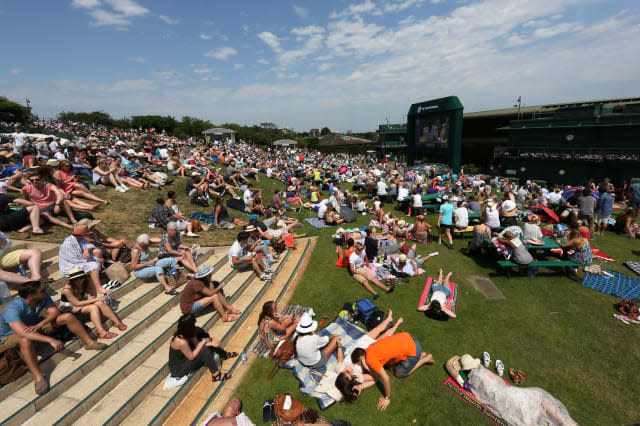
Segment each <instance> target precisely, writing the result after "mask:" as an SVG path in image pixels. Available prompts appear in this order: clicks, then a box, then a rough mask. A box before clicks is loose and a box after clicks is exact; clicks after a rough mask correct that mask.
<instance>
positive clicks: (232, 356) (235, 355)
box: [222, 352, 239, 360]
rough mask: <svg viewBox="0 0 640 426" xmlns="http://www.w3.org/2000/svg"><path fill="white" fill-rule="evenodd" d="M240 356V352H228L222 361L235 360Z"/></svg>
mask: <svg viewBox="0 0 640 426" xmlns="http://www.w3.org/2000/svg"><path fill="white" fill-rule="evenodd" d="M238 355H239V354H238V352H227V354H226V355H225V356H223V357H222V359H223V360H224V359H229V358H235V357H237V356H238Z"/></svg>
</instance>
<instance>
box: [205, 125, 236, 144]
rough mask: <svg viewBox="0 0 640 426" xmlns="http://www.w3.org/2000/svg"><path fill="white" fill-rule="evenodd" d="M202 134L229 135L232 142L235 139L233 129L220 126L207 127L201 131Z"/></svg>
mask: <svg viewBox="0 0 640 426" xmlns="http://www.w3.org/2000/svg"><path fill="white" fill-rule="evenodd" d="M202 134H203V135H205V136H225V135H229V137H230V138H231V141H232V142H235V141H236V132H235V130H231V129H223V128H222V127H214V128H211V129H207V130H205V131H204V132H202Z"/></svg>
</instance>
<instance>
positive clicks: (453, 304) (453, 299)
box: [418, 277, 459, 314]
mask: <svg viewBox="0 0 640 426" xmlns="http://www.w3.org/2000/svg"><path fill="white" fill-rule="evenodd" d="M431 284H433V278H431V277H429V278H427V282H426V283H425V284H424V290H422V295H421V296H420V300H419V301H418V307H420V306H422V305H425V304H426V303H427V296H428V295H429V290H430V289H431ZM446 286H448V287H449V290H451V294H450V295H449V297H447V302H446V303H445V304H444V306H445V308H447V309H449V310H450V311H451V312H453V313H454V314H457V312H456V311H457V310H458V296H459V293H458V285H457V284H455V283H452V282H451V281H449V283H448V284H447V285H446Z"/></svg>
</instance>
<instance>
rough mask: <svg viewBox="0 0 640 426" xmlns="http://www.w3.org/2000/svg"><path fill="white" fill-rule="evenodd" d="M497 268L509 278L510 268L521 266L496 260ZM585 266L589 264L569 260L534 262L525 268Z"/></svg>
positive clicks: (508, 261) (507, 261)
mask: <svg viewBox="0 0 640 426" xmlns="http://www.w3.org/2000/svg"><path fill="white" fill-rule="evenodd" d="M498 266H500V267H501V268H502V269H504V270H505V272H506V273H507V277H511V268H519V267H520V266H521V265H518V264H517V263H515V262H511V261H510V260H498ZM585 266H589V264H582V263H575V262H572V261H570V260H536V261H533V262H531V263H530V264H528V265H527V268H528V269H531V268H540V267H544V268H583V267H585Z"/></svg>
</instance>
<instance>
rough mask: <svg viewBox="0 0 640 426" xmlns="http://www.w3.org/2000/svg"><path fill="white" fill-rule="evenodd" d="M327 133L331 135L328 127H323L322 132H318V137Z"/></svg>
mask: <svg viewBox="0 0 640 426" xmlns="http://www.w3.org/2000/svg"><path fill="white" fill-rule="evenodd" d="M329 133H331V130H330V129H329V128H328V127H323V128H322V130H320V136H325V135H328V134H329Z"/></svg>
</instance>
